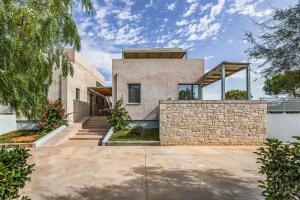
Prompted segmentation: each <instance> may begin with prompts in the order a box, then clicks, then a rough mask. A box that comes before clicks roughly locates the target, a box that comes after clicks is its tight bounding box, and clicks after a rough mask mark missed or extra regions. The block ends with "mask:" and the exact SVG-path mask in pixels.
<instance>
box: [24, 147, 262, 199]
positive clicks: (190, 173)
mask: <svg viewBox="0 0 300 200" xmlns="http://www.w3.org/2000/svg"><path fill="white" fill-rule="evenodd" d="M255 150H256V147H204V146H200V147H191V146H176V147H175V146H174V147H172V146H171V147H138V146H137V147H52V148H40V149H33V150H32V151H31V153H32V154H33V156H32V158H31V161H32V162H34V163H36V166H35V171H34V173H33V175H32V181H31V182H30V183H28V184H27V185H26V187H25V188H24V190H23V191H22V193H23V194H27V195H29V196H30V197H31V198H32V199H33V200H36V199H45V200H54V199H55V200H57V199H58V200H67V199H68V200H81V199H82V200H92V199H105V200H110V199H129V200H135V199H136V200H144V199H145V200H154V199H159V200H160V199H161V200H168V199H185V200H189V199H200V200H202V199H203V200H213V199H222V200H227V199H228V200H229V199H230V200H232V199H243V200H245V199H246V200H247V199H249V200H250V199H251V200H253V199H262V198H261V197H260V192H261V191H260V189H259V188H257V180H259V179H261V176H260V175H259V174H258V173H257V171H258V165H257V164H256V156H255V154H253V152H254V151H255Z"/></svg>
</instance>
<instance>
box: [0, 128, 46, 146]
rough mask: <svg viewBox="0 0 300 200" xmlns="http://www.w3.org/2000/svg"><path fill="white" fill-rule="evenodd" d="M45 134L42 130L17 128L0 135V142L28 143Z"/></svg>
mask: <svg viewBox="0 0 300 200" xmlns="http://www.w3.org/2000/svg"><path fill="white" fill-rule="evenodd" d="M44 135H46V133H45V132H42V131H26V130H18V131H12V132H9V133H6V134H3V135H0V143H30V142H34V141H36V140H38V139H40V138H41V137H43V136H44Z"/></svg>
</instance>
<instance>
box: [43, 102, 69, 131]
mask: <svg viewBox="0 0 300 200" xmlns="http://www.w3.org/2000/svg"><path fill="white" fill-rule="evenodd" d="M38 121H39V127H40V128H41V129H42V130H44V131H47V132H50V131H52V130H53V129H56V128H58V127H59V126H62V125H67V124H68V115H67V114H65V109H64V108H63V104H62V103H61V102H60V101H59V100H57V101H48V102H47V103H45V104H43V105H41V106H40V107H39V109H38Z"/></svg>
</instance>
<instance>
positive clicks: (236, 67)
mask: <svg viewBox="0 0 300 200" xmlns="http://www.w3.org/2000/svg"><path fill="white" fill-rule="evenodd" d="M249 65H250V63H248V62H227V61H223V62H221V63H220V64H218V65H217V66H216V67H214V68H213V69H212V70H210V71H208V72H207V73H205V74H204V75H203V76H202V77H201V79H200V81H199V82H200V85H201V86H202V87H205V86H207V85H210V84H212V83H214V82H216V81H218V80H221V79H222V68H223V67H224V69H225V77H227V76H230V75H232V74H234V73H237V72H239V71H241V70H243V69H246V68H247V67H249Z"/></svg>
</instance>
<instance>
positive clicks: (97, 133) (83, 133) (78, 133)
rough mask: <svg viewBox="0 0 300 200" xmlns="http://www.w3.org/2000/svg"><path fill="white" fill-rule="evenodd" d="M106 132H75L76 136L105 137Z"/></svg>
mask: <svg viewBox="0 0 300 200" xmlns="http://www.w3.org/2000/svg"><path fill="white" fill-rule="evenodd" d="M106 133H107V132H77V133H76V135H105V134H106Z"/></svg>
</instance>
